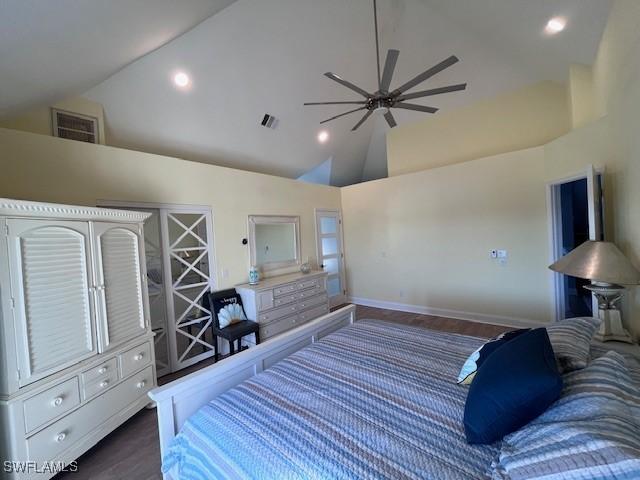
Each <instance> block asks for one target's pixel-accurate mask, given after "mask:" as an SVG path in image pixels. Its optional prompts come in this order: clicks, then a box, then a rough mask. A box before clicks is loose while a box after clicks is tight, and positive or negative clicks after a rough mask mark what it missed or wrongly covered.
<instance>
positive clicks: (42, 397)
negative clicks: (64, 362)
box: [23, 377, 80, 432]
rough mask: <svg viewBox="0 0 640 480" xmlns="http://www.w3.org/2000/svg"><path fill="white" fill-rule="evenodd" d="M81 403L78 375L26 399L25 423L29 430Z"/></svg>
mask: <svg viewBox="0 0 640 480" xmlns="http://www.w3.org/2000/svg"><path fill="white" fill-rule="evenodd" d="M77 405H80V391H79V386H78V377H73V378H70V379H69V380H67V381H66V382H63V383H60V384H58V385H56V386H55V387H52V388H50V389H48V390H45V391H44V392H41V393H39V394H37V395H34V396H33V397H31V398H29V399H28V400H25V402H24V404H23V406H24V423H25V427H26V429H27V432H30V431H32V430H35V429H36V428H38V427H39V426H41V425H44V424H45V423H47V422H48V421H49V420H53V419H54V418H56V417H57V416H59V415H61V414H63V413H65V412H68V411H69V410H71V409H72V408H74V407H76V406H77Z"/></svg>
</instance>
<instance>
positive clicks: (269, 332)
mask: <svg viewBox="0 0 640 480" xmlns="http://www.w3.org/2000/svg"><path fill="white" fill-rule="evenodd" d="M297 324H298V316H297V315H292V316H290V317H287V318H281V319H280V320H278V321H277V322H272V323H270V324H269V325H266V326H264V327H261V328H260V341H263V340H267V339H268V338H271V337H273V336H275V335H278V334H280V333H283V332H286V331H287V330H291V329H292V328H293V327H295V326H296V325H297Z"/></svg>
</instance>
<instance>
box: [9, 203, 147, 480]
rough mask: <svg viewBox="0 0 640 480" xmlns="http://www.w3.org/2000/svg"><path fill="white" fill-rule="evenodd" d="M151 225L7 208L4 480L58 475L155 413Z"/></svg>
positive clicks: (97, 213)
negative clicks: (145, 413)
mask: <svg viewBox="0 0 640 480" xmlns="http://www.w3.org/2000/svg"><path fill="white" fill-rule="evenodd" d="M147 216H148V214H144V213H138V212H129V211H119V210H106V209H98V208H90V207H74V206H66V205H56V204H44V203H37V202H23V201H15V200H7V199H0V251H1V252H2V255H0V301H1V306H0V307H1V308H0V361H1V365H2V368H1V369H0V459H2V460H3V465H1V466H0V467H1V471H2V475H0V476H2V478H20V479H27V478H37V479H41V480H44V479H47V478H50V477H52V476H53V475H54V474H55V473H56V471H57V470H58V469H59V468H60V467H61V466H62V465H67V464H69V463H70V462H72V461H74V460H75V459H76V458H78V457H79V456H80V455H81V454H82V453H84V452H85V451H87V450H88V449H89V448H91V447H92V446H93V445H95V444H96V443H97V442H98V441H99V440H100V439H101V438H103V437H104V436H105V435H107V434H108V433H110V432H111V431H112V430H113V429H115V428H116V427H117V426H119V425H120V424H122V423H123V422H124V421H126V420H127V419H128V418H129V417H131V416H132V415H133V414H134V413H136V412H137V411H139V410H140V409H141V408H143V407H144V406H145V405H147V404H148V403H149V400H148V398H147V395H146V394H147V392H148V391H149V390H150V389H151V388H153V387H154V386H155V362H154V352H153V340H152V338H153V335H152V333H151V331H150V329H149V320H148V312H149V307H148V299H147V287H146V271H145V261H144V241H143V236H142V223H143V221H144V219H145V218H147ZM28 461H30V462H34V463H28V464H26V473H15V472H11V470H12V467H13V466H15V467H17V468H24V465H25V463H24V462H28ZM7 462H9V463H7ZM21 463H22V464H21ZM39 472H40V473H39ZM41 472H44V473H41Z"/></svg>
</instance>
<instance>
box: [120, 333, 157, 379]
mask: <svg viewBox="0 0 640 480" xmlns="http://www.w3.org/2000/svg"><path fill="white" fill-rule="evenodd" d="M150 362H151V344H150V343H149V342H146V343H143V344H142V345H138V346H137V347H135V348H132V349H131V350H128V351H126V352H125V353H122V354H120V373H121V374H122V378H125V377H128V376H129V375H131V374H132V373H133V372H136V371H138V370H140V369H141V368H142V367H144V366H146V365H149V363H150Z"/></svg>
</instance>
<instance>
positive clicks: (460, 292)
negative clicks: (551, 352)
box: [342, 148, 551, 322]
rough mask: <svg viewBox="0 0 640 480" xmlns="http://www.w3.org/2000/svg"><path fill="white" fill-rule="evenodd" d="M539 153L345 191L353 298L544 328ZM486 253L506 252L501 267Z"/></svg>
mask: <svg viewBox="0 0 640 480" xmlns="http://www.w3.org/2000/svg"><path fill="white" fill-rule="evenodd" d="M543 155H544V151H543V149H542V148H533V149H528V150H522V151H519V152H513V153H508V154H503V155H497V156H494V157H490V158H486V159H481V160H476V161H470V162H466V163H461V164H457V165H453V166H447V167H442V168H435V169H431V170H427V171H423V172H418V173H413V174H409V175H400V176H397V177H393V178H389V179H385V180H378V181H374V182H369V183H364V184H360V185H354V186H351V187H345V188H343V189H342V205H343V218H344V226H345V232H344V234H345V243H346V258H347V278H348V290H349V292H350V295H352V296H354V297H362V298H367V299H375V300H382V301H387V302H395V303H402V304H409V305H417V306H424V307H428V308H430V309H436V310H438V309H443V310H446V311H454V312H466V313H473V314H483V315H490V316H494V317H508V318H520V319H526V320H534V321H538V322H546V321H548V320H549V318H550V314H551V306H550V305H551V303H550V298H549V290H548V288H547V284H548V280H549V278H548V273H547V271H546V266H547V260H548V258H547V255H546V249H545V248H544V246H545V245H546V241H547V240H546V239H547V228H546V221H547V220H546V207H545V195H546V194H545V184H544V162H543ZM492 249H506V250H508V253H509V259H508V262H507V265H505V266H502V265H500V264H498V262H497V261H495V260H493V259H491V257H490V254H489V252H490V251H491V250H492ZM443 313H444V314H450V313H448V312H443Z"/></svg>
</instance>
